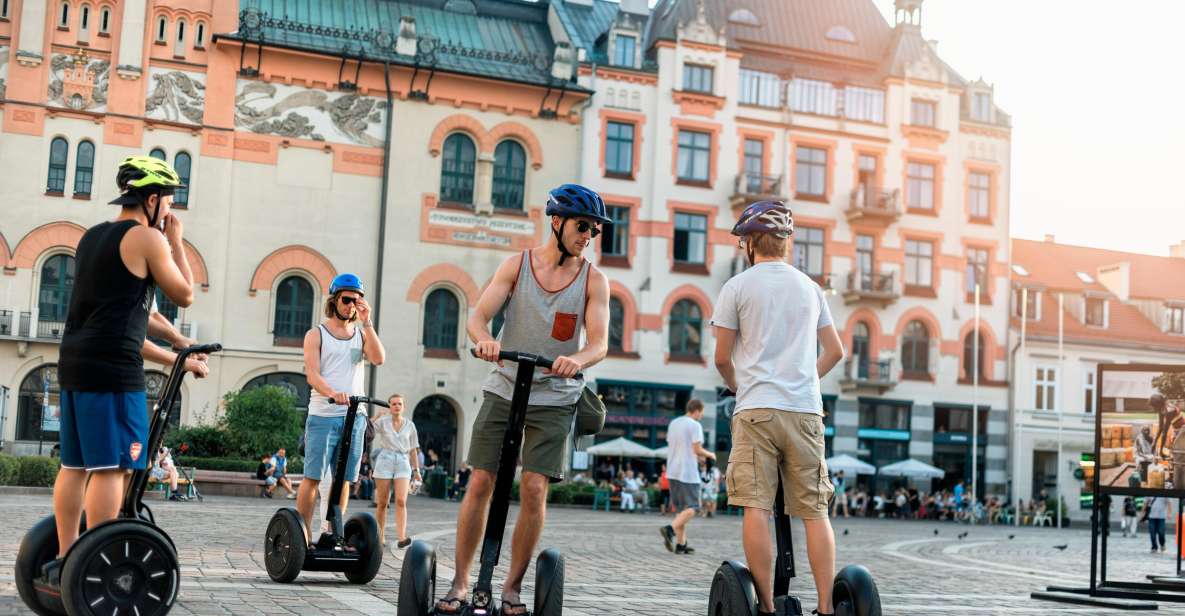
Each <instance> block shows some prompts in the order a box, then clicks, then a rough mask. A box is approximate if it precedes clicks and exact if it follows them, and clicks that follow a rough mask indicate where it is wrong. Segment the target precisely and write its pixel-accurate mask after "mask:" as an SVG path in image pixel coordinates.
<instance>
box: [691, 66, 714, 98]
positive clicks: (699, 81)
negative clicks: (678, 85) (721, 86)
mask: <svg viewBox="0 0 1185 616" xmlns="http://www.w3.org/2000/svg"><path fill="white" fill-rule="evenodd" d="M683 91H684V92H695V93H697V94H712V93H714V92H715V91H716V67H715V66H712V65H709V64H696V63H694V62H684V63H683Z"/></svg>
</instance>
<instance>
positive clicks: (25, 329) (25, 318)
mask: <svg viewBox="0 0 1185 616" xmlns="http://www.w3.org/2000/svg"><path fill="white" fill-rule="evenodd" d="M32 326H33V313H32V312H22V313H21V323H20V328H19V329H18V330H17V335H18V336H20V337H21V338H28V337H29V329H30V328H31V327H32Z"/></svg>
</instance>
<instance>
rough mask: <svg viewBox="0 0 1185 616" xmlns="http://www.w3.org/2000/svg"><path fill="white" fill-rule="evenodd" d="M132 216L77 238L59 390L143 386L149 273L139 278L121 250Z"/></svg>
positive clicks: (134, 388)
mask: <svg viewBox="0 0 1185 616" xmlns="http://www.w3.org/2000/svg"><path fill="white" fill-rule="evenodd" d="M137 224H138V223H137V222H136V221H134V220H122V221H116V222H105V223H101V224H98V225H95V226H94V227H91V228H90V229H89V230H87V232H86V233H85V234H83V236H82V239H81V240H79V241H78V253H77V255H76V256H75V259H76V260H77V261H76V262H77V268H78V269H77V274H76V276H75V278H74V291H73V294H72V295H71V297H70V312H69V314H67V315H66V328H65V332H64V333H63V334H62V350H61V359H60V360H59V363H58V382H59V384H60V385H61V388H62V389H63V390H68V391H88V392H129V391H144V356H143V355H142V354H141V347H142V346H143V344H144V337H145V336H146V335H147V334H148V310H149V307H150V306H152V295H153V292H154V290H155V285H154V284H153V281H152V276H148V277H146V278H137V277H136V276H135V275H134V274H132V273H131V272H129V271H128V268H127V267H126V266H125V265H124V264H123V259H122V258H121V257H120V256H119V244H120V242H122V241H123V237H124V235H127V232H128V231H130V230H131V229H132V228H133V227H135V226H136V225H137Z"/></svg>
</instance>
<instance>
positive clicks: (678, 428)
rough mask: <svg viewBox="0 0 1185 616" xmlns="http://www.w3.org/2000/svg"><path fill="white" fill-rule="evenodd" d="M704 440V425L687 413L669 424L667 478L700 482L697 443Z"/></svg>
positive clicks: (686, 481) (685, 481)
mask: <svg viewBox="0 0 1185 616" xmlns="http://www.w3.org/2000/svg"><path fill="white" fill-rule="evenodd" d="M702 442H704V427H703V426H701V425H700V423H699V422H698V421H696V420H694V419H692V418H690V417H688V416H686V415H684V416H682V417H676V418H675V419H674V420H673V421H671V425H669V426H667V446H668V449H667V479H669V480H674V481H682V482H683V483H695V484H698V483H699V456H696V455H695V443H702Z"/></svg>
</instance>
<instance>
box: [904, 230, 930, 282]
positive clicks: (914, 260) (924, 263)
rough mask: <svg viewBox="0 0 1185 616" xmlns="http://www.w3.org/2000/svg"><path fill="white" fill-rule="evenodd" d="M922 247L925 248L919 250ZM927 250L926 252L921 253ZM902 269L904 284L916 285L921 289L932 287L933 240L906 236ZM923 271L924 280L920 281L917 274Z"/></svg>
mask: <svg viewBox="0 0 1185 616" xmlns="http://www.w3.org/2000/svg"><path fill="white" fill-rule="evenodd" d="M922 247H925V249H926V250H920V249H921V248H922ZM911 248H912V250H911ZM927 251H928V254H923V253H926V252H927ZM904 269H905V271H904V272H903V274H902V277H903V278H904V279H905V286H907V287H917V288H921V289H933V288H934V242H933V241H932V240H924V239H911V238H906V239H905V268H904ZM923 272H925V278H926V282H922V281H921V279H919V275H920V274H922V273H923ZM911 274H912V276H911ZM911 278H912V280H911Z"/></svg>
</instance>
